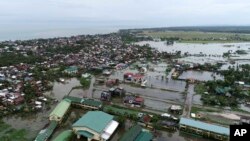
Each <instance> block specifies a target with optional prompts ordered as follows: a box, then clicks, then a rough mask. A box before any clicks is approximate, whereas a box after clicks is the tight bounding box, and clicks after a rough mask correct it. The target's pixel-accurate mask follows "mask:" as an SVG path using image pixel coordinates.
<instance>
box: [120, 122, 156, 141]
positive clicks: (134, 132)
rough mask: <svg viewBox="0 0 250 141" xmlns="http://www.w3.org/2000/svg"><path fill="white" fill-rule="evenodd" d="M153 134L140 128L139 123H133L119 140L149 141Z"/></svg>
mask: <svg viewBox="0 0 250 141" xmlns="http://www.w3.org/2000/svg"><path fill="white" fill-rule="evenodd" d="M152 139H153V135H152V134H151V133H150V132H148V131H146V130H144V129H142V127H141V126H140V125H135V126H133V127H131V128H130V129H129V130H128V131H127V132H126V133H125V134H124V135H123V136H122V137H121V139H120V140H119V141H151V140H152Z"/></svg>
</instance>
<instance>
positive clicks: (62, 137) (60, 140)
mask: <svg viewBox="0 0 250 141" xmlns="http://www.w3.org/2000/svg"><path fill="white" fill-rule="evenodd" d="M72 136H73V132H72V130H66V131H63V132H62V133H60V134H59V135H58V136H57V137H56V138H55V139H54V140H53V141H70V139H71V138H72Z"/></svg>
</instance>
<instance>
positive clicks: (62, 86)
mask: <svg viewBox="0 0 250 141" xmlns="http://www.w3.org/2000/svg"><path fill="white" fill-rule="evenodd" d="M77 86H81V84H80V82H79V80H77V79H76V78H71V79H67V80H65V83H60V82H54V86H53V89H52V91H51V92H50V93H49V95H50V96H52V97H53V98H56V99H57V100H62V99H63V97H64V96H66V95H68V94H69V92H70V91H71V89H72V88H73V87H77ZM79 93H81V90H75V91H73V93H71V94H72V95H76V96H78V95H79Z"/></svg>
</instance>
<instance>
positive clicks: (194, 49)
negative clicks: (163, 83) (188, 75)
mask: <svg viewBox="0 0 250 141" xmlns="http://www.w3.org/2000/svg"><path fill="white" fill-rule="evenodd" d="M137 44H138V45H146V44H149V45H150V46H151V47H154V48H156V49H158V50H159V51H167V52H171V53H175V52H176V51H181V53H182V54H184V53H185V52H188V53H190V54H200V53H203V54H207V55H218V56H221V55H223V53H224V52H228V51H231V52H235V51H236V50H245V51H249V48H250V44H249V43H209V44H196V43H174V44H173V45H169V46H167V45H166V43H165V42H154V41H142V42H138V43H137ZM246 57H249V55H247V56H246Z"/></svg>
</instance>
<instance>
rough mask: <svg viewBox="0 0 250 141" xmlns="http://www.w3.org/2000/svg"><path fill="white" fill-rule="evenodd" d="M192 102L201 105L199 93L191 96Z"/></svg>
mask: <svg viewBox="0 0 250 141" xmlns="http://www.w3.org/2000/svg"><path fill="white" fill-rule="evenodd" d="M193 104H197V105H203V103H202V101H201V95H198V94H196V95H194V96H193Z"/></svg>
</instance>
